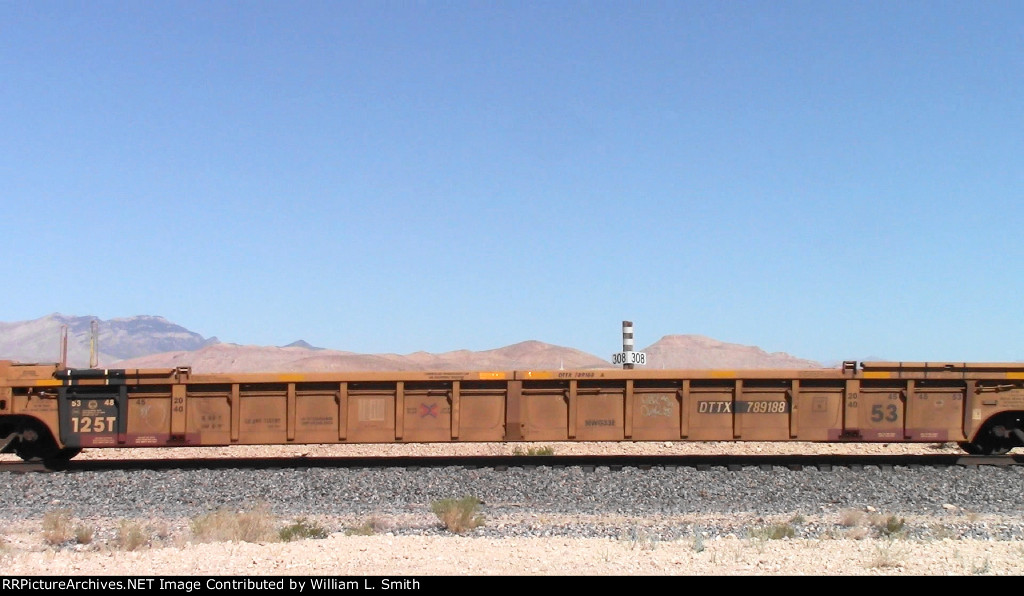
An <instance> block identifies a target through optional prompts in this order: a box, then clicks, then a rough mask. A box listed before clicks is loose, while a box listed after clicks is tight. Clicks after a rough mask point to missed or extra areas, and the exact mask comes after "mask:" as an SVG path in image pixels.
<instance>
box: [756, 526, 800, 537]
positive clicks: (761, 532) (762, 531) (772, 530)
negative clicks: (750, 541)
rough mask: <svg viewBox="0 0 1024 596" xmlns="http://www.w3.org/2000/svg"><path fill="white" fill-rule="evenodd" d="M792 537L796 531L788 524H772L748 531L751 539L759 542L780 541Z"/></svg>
mask: <svg viewBox="0 0 1024 596" xmlns="http://www.w3.org/2000/svg"><path fill="white" fill-rule="evenodd" d="M794 536H796V529H795V528H793V526H792V525H790V524H772V525H769V526H761V527H758V528H752V529H751V530H750V537H751V538H758V539H761V540H782V539H783V538H793V537H794Z"/></svg>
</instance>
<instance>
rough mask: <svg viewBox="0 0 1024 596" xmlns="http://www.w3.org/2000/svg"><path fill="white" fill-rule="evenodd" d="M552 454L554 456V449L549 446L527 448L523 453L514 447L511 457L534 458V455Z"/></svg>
mask: <svg viewBox="0 0 1024 596" xmlns="http://www.w3.org/2000/svg"><path fill="white" fill-rule="evenodd" d="M554 454H555V448H554V447H551V446H547V447H529V448H527V449H526V451H523V450H522V449H520V448H519V447H516V448H515V449H514V450H513V451H512V455H527V456H535V455H554Z"/></svg>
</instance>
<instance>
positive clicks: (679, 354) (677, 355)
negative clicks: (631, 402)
mask: <svg viewBox="0 0 1024 596" xmlns="http://www.w3.org/2000/svg"><path fill="white" fill-rule="evenodd" d="M643 351H644V352H646V353H647V362H648V366H647V367H648V368H821V366H822V365H821V363H820V362H815V361H813V360H805V359H803V358H796V357H794V356H790V355H789V354H786V353H785V352H771V353H769V352H765V351H764V350H762V349H761V348H759V347H757V346H744V345H740V344H730V343H725V342H723V341H718V340H717V339H712V338H710V337H704V336H703V335H666V336H665V337H663V338H661V339H659V340H658V341H657V342H655V343H654V344H652V345H650V346H648V347H646V348H644V349H643Z"/></svg>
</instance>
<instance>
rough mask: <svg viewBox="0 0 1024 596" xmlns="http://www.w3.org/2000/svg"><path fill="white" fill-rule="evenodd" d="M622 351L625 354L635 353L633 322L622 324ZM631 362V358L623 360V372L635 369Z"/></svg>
mask: <svg viewBox="0 0 1024 596" xmlns="http://www.w3.org/2000/svg"><path fill="white" fill-rule="evenodd" d="M622 351H623V353H625V354H632V353H633V321H623V322H622ZM630 360H631V359H630V358H623V362H622V369H623V370H629V369H631V368H633V363H632V362H631V361H630Z"/></svg>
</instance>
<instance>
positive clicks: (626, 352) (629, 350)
mask: <svg viewBox="0 0 1024 596" xmlns="http://www.w3.org/2000/svg"><path fill="white" fill-rule="evenodd" d="M612 364H621V365H622V368H623V369H625V370H629V369H631V368H633V366H634V365H636V364H647V354H644V353H643V352H634V351H633V321H623V322H622V351H621V352H619V353H617V354H612Z"/></svg>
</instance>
